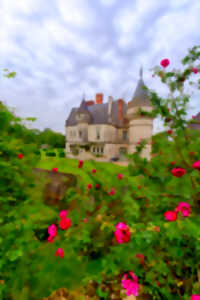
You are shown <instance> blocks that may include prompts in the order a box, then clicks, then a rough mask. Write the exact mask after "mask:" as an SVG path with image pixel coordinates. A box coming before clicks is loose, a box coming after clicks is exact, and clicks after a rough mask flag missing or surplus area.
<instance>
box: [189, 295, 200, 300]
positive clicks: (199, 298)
mask: <svg viewBox="0 0 200 300" xmlns="http://www.w3.org/2000/svg"><path fill="white" fill-rule="evenodd" d="M190 300H200V295H192V297H191V298H190Z"/></svg>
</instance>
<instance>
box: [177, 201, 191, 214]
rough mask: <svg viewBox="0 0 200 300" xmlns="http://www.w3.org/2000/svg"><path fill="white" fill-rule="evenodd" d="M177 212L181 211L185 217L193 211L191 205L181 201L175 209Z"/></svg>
mask: <svg viewBox="0 0 200 300" xmlns="http://www.w3.org/2000/svg"><path fill="white" fill-rule="evenodd" d="M175 211H176V212H179V211H180V212H181V213H182V215H183V217H188V216H189V214H190V213H191V208H190V205H189V204H188V203H187V202H179V204H178V206H177V208H176V209H175Z"/></svg>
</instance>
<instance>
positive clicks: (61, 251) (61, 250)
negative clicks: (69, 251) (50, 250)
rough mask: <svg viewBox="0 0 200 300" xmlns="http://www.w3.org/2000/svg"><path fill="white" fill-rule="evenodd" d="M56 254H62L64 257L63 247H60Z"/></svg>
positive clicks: (61, 256)
mask: <svg viewBox="0 0 200 300" xmlns="http://www.w3.org/2000/svg"><path fill="white" fill-rule="evenodd" d="M55 255H56V256H60V258H64V251H63V249H62V248H58V249H57V250H56V254H55Z"/></svg>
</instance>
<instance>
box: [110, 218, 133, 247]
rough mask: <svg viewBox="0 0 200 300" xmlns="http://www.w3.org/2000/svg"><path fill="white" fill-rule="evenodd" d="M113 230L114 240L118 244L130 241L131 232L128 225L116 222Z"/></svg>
mask: <svg viewBox="0 0 200 300" xmlns="http://www.w3.org/2000/svg"><path fill="white" fill-rule="evenodd" d="M115 227H116V230H115V232H114V234H115V239H116V242H117V243H119V244H122V243H127V242H129V241H130V237H131V233H130V231H129V227H128V226H127V225H126V224H125V223H122V222H120V223H118V224H117V225H116V226H115Z"/></svg>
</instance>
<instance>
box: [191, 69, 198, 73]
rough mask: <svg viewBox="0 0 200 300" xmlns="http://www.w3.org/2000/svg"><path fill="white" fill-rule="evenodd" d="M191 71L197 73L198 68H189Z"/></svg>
mask: <svg viewBox="0 0 200 300" xmlns="http://www.w3.org/2000/svg"><path fill="white" fill-rule="evenodd" d="M191 72H193V73H195V74H197V73H198V72H199V70H198V69H197V68H192V69H191Z"/></svg>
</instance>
